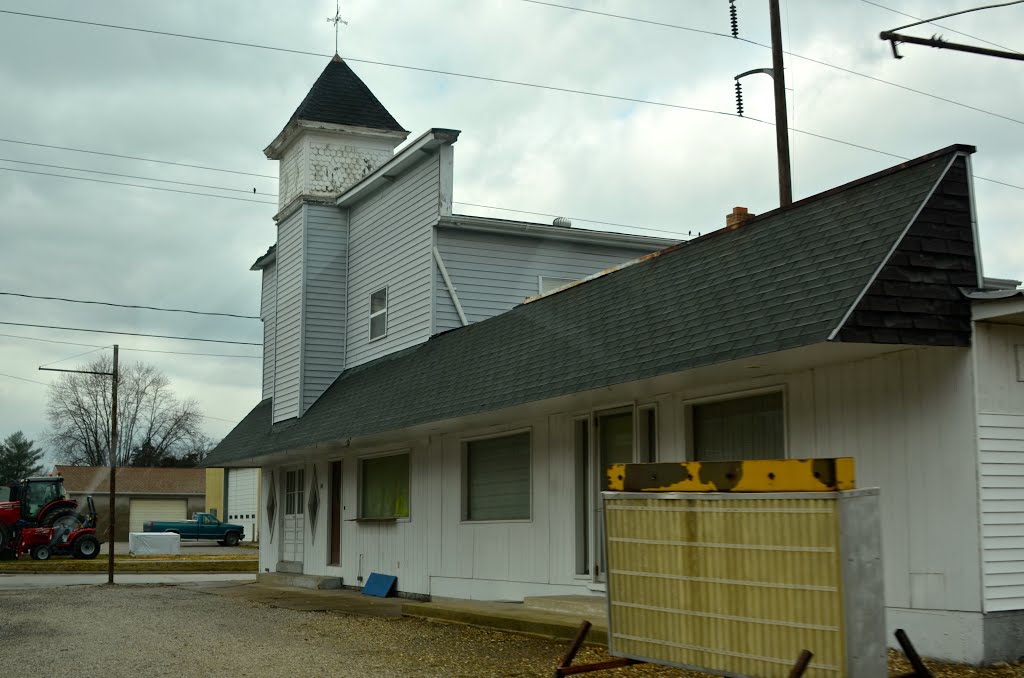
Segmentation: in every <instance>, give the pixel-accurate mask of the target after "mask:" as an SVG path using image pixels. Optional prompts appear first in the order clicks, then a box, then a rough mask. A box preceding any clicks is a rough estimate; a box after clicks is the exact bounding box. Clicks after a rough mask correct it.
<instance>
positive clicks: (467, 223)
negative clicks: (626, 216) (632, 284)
mask: <svg viewBox="0 0 1024 678" xmlns="http://www.w3.org/2000/svg"><path fill="white" fill-rule="evenodd" d="M437 225H438V226H442V227H445V228H457V229H461V230H465V231H477V232H481V233H497V234H503V235H518V236H533V237H538V238H546V239H550V240H565V241H570V242H587V243H592V244H602V245H624V246H627V247H636V248H638V249H649V248H650V247H651V246H653V247H655V248H658V249H661V248H664V247H669V246H671V245H675V244H676V243H678V242H681V241H682V238H679V239H670V238H654V237H651V236H646V235H633V234H631V233H617V232H614V231H595V230H590V229H581V228H575V227H571V228H566V227H564V226H550V225H548V224H536V223H532V222H528V221H521V222H515V221H506V220H504V219H488V218H487V217H473V216H467V215H453V216H450V217H442V218H441V219H440V220H439V221H438V222H437Z"/></svg>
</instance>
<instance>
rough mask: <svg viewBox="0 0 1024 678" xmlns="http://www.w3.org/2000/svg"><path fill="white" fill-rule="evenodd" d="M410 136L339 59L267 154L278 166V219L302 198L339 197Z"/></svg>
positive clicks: (327, 69)
mask: <svg viewBox="0 0 1024 678" xmlns="http://www.w3.org/2000/svg"><path fill="white" fill-rule="evenodd" d="M408 136H409V132H407V131H406V130H405V129H403V128H402V126H401V125H399V124H398V121H397V120H395V118H394V117H393V116H392V115H391V114H390V113H389V112H388V110H387V109H386V108H384V106H383V104H381V103H380V101H379V100H378V99H377V97H375V96H374V95H373V92H371V91H370V88H369V87H367V86H366V84H365V83H364V82H363V81H362V80H360V79H359V76H357V75H356V74H355V73H354V72H353V71H352V69H351V68H349V66H348V64H346V63H345V61H344V60H343V59H342V58H341V57H340V56H338V55H337V54H335V55H334V58H332V59H331V60H330V61H329V62H328V63H327V67H326V68H324V71H323V73H321V74H320V77H319V78H317V80H316V82H315V83H313V87H312V88H310V90H309V93H308V94H306V97H305V98H304V99H303V100H302V103H300V104H299V106H298V108H296V109H295V112H294V113H293V114H292V117H291V118H290V119H289V120H288V124H286V125H285V126H284V129H282V130H281V133H280V134H278V135H277V137H276V138H275V139H274V140H273V141H272V142H271V143H270V145H269V146H267V148H266V149H264V151H263V152H264V154H265V155H266V156H267V157H268V158H270V159H271V160H278V161H280V172H279V187H278V209H279V213H278V216H277V219H278V220H280V219H283V218H285V217H287V216H288V214H289V213H290V212H292V211H293V210H294V209H295V208H297V206H298V204H300V203H301V200H300V198H307V199H308V198H311V199H314V200H319V201H323V200H325V199H332V198H335V197H337V196H338V195H339V194H340V193H343V192H344V191H345V190H347V189H348V188H350V187H351V186H353V185H354V184H356V183H357V182H358V181H359V180H360V179H362V178H363V177H364V176H366V175H367V174H369V173H370V172H372V171H373V170H375V169H377V168H378V167H380V166H381V165H382V164H383V163H384V162H386V161H387V160H388V159H389V158H391V156H392V155H394V150H395V147H396V146H397V145H398V144H400V143H401V142H402V141H404V140H405V139H406V137H408Z"/></svg>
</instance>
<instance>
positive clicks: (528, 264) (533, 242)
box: [434, 227, 656, 333]
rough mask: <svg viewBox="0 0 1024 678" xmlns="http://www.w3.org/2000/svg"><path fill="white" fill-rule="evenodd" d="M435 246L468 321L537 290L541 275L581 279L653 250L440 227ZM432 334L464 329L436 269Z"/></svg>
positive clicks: (511, 304) (492, 313) (496, 311)
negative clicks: (458, 328) (457, 328)
mask: <svg viewBox="0 0 1024 678" xmlns="http://www.w3.org/2000/svg"><path fill="white" fill-rule="evenodd" d="M437 249H438V251H439V252H440V253H441V259H442V261H444V265H445V268H447V269H448V275H449V277H450V278H451V279H452V283H453V284H454V285H455V288H456V290H457V294H458V296H459V301H460V302H461V304H462V308H463V310H464V311H465V313H466V319H467V320H469V322H471V323H473V322H479V321H480V320H486V319H487V318H490V317H492V316H495V315H498V314H499V313H504V312H505V311H508V310H510V309H512V308H513V307H515V306H517V305H519V304H521V303H523V300H524V299H526V298H527V297H532V296H535V295H536V294H537V293H538V292H539V288H538V278H539V276H550V277H554V278H568V279H572V280H578V279H580V278H585V277H587V276H589V275H593V274H594V273H598V272H600V271H603V270H604V269H606V268H610V267H612V266H616V265H618V264H621V263H623V262H626V261H630V260H631V259H636V258H637V257H639V256H642V255H644V254H646V253H648V252H650V251H653V249H656V248H653V247H652V248H650V249H645V248H641V247H633V248H630V247H622V246H610V245H597V244H593V245H591V244H587V243H580V242H568V241H557V240H546V239H543V238H536V237H529V236H521V235H511V234H510V235H498V234H493V233H476V232H473V231H466V230H462V229H454V228H444V227H439V228H438V229H437ZM434 290H435V292H434V295H435V298H434V304H435V319H434V333H437V332H444V331H446V330H450V329H454V328H456V327H461V326H462V323H461V322H460V321H459V316H458V314H457V313H456V311H455V304H454V303H452V299H451V295H450V294H449V292H448V288H447V287H446V286H445V284H444V280H443V278H442V277H441V273H440V271H439V270H437V267H436V266H435V267H434Z"/></svg>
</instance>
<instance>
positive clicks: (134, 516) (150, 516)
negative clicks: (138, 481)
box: [128, 499, 188, 532]
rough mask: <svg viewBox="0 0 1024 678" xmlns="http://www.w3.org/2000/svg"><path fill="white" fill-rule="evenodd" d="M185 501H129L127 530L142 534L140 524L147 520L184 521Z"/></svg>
mask: <svg viewBox="0 0 1024 678" xmlns="http://www.w3.org/2000/svg"><path fill="white" fill-rule="evenodd" d="M186 501H187V500H185V499H131V500H130V501H129V502H128V506H129V515H128V530H129V531H130V532H142V523H144V522H146V521H148V520H186V519H187V518H188V516H187V515H185V512H186V511H187V510H188V506H187V504H186Z"/></svg>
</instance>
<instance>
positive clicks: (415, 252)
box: [345, 155, 440, 369]
mask: <svg viewBox="0 0 1024 678" xmlns="http://www.w3.org/2000/svg"><path fill="white" fill-rule="evenodd" d="M439 191H440V169H439V163H438V158H437V156H436V155H435V156H432V157H429V158H425V159H424V161H423V162H422V163H421V164H420V165H418V166H417V167H415V168H413V169H412V170H410V171H409V172H407V173H406V174H404V175H402V176H401V177H399V178H398V179H397V180H396V181H395V183H394V184H393V185H392V186H391V187H390V188H389V189H388V190H386V191H381V192H379V193H377V194H375V195H373V196H370V197H369V198H367V199H366V200H365V201H363V202H361V203H359V204H357V205H355V206H354V207H352V209H351V215H350V235H349V263H348V265H349V271H350V275H349V288H348V308H347V315H348V327H347V330H346V331H347V342H346V357H345V368H346V369H349V368H352V367H355V366H357V365H361V364H362V363H365V362H368V361H370V360H373V359H375V358H379V357H381V356H383V355H386V354H388V353H392V352H394V351H398V350H401V349H403V348H408V347H410V346H413V345H415V344H418V343H421V342H423V341H426V340H427V339H428V338H429V337H430V309H431V299H430V289H431V285H430V271H431V268H432V265H431V251H430V248H431V241H432V237H433V235H432V228H433V225H434V224H435V223H436V222H437V218H438V210H439V207H438V205H439V197H438V196H439ZM385 286H386V287H387V288H388V325H387V335H386V336H385V337H384V338H382V339H377V340H376V341H373V342H371V341H370V340H369V320H370V294H371V293H373V292H374V291H376V290H378V289H380V288H382V287H385Z"/></svg>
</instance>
